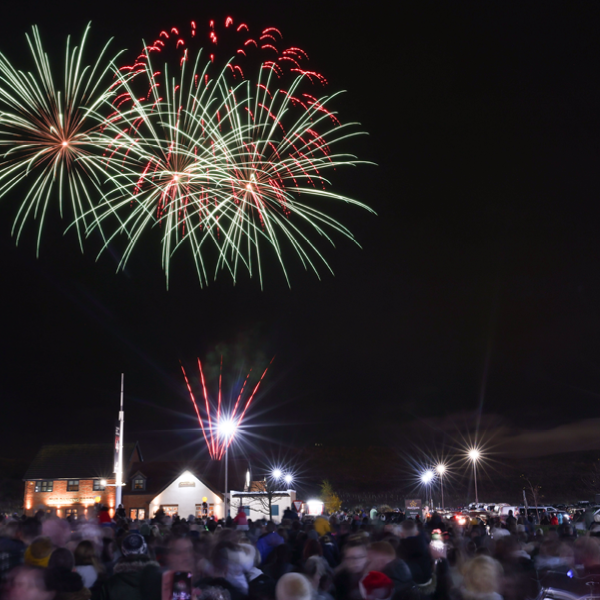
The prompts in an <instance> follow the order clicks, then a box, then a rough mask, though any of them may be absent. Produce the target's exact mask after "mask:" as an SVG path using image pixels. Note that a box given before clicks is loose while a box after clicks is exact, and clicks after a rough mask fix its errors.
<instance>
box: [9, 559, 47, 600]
mask: <svg viewBox="0 0 600 600" xmlns="http://www.w3.org/2000/svg"><path fill="white" fill-rule="evenodd" d="M55 595H56V594H55V592H53V591H51V590H48V589H47V588H46V582H45V580H44V571H43V569H39V568H35V567H30V566H28V565H20V566H18V567H16V568H14V569H13V570H12V571H11V572H10V573H9V574H8V578H7V583H6V594H5V596H4V598H5V600H54V597H55Z"/></svg>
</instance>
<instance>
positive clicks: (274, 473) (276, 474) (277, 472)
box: [271, 469, 283, 481]
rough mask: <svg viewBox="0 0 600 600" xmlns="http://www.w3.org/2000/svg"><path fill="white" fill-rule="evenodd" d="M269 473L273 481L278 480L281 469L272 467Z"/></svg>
mask: <svg viewBox="0 0 600 600" xmlns="http://www.w3.org/2000/svg"><path fill="white" fill-rule="evenodd" d="M271 475H272V476H273V479H275V481H279V480H280V479H281V476H282V475H283V473H282V472H281V469H273V473H271Z"/></svg>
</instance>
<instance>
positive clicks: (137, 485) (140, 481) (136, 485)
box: [133, 477, 146, 491]
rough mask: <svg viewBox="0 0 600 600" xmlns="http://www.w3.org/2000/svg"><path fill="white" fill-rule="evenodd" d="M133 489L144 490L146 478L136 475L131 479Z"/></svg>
mask: <svg viewBox="0 0 600 600" xmlns="http://www.w3.org/2000/svg"><path fill="white" fill-rule="evenodd" d="M133 489H134V490H137V491H144V490H145V489H146V480H145V479H144V478H143V477H137V478H136V479H134V480H133Z"/></svg>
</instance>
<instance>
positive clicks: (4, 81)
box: [0, 17, 372, 287]
mask: <svg viewBox="0 0 600 600" xmlns="http://www.w3.org/2000/svg"><path fill="white" fill-rule="evenodd" d="M89 29H90V27H89V25H88V27H87V28H86V30H85V32H84V35H83V37H82V40H81V43H80V44H79V46H72V45H71V42H70V39H69V40H68V41H67V49H66V59H65V74H64V83H63V84H62V85H58V84H57V83H56V82H55V79H54V77H53V72H52V68H51V63H50V60H49V59H48V57H47V55H46V53H45V52H44V50H43V46H42V42H41V38H40V35H39V31H38V29H37V28H35V27H34V28H33V33H32V35H31V36H27V39H28V42H29V46H30V50H31V53H32V55H33V59H34V62H35V67H36V68H35V70H34V71H32V72H22V71H18V70H16V69H15V68H14V67H13V66H12V65H11V64H10V62H9V61H8V60H7V59H6V58H5V57H4V55H1V54H0V110H1V111H2V112H0V147H4V148H7V150H6V152H4V154H3V155H2V156H1V158H0V161H1V162H0V197H1V196H2V195H5V194H6V193H7V192H9V191H10V190H13V189H16V190H18V189H20V186H21V185H24V184H27V185H28V191H27V192H26V193H25V194H24V198H23V200H22V201H21V203H20V205H19V209H18V212H17V216H16V218H15V223H14V228H13V232H14V233H15V235H16V238H17V242H18V241H19V238H20V236H21V233H22V231H23V227H24V225H25V223H26V222H27V221H28V220H30V219H34V220H38V222H39V226H38V240H37V245H38V252H39V245H40V239H41V234H42V229H43V225H44V219H45V216H46V213H47V210H48V208H49V206H50V204H51V201H53V200H54V199H55V198H56V199H57V203H58V205H59V208H60V214H61V216H62V214H63V209H64V207H65V206H67V205H69V206H70V207H71V211H70V212H71V213H72V217H73V220H72V224H71V225H70V226H71V227H74V228H75V229H76V231H77V235H78V238H79V243H80V246H81V247H82V249H83V237H84V236H86V235H90V234H91V233H92V232H93V231H95V230H96V229H97V230H99V231H100V233H101V235H102V239H103V241H104V244H103V247H102V250H101V252H102V251H104V250H106V249H107V248H108V247H109V245H112V243H113V242H115V241H116V240H117V239H120V240H122V239H124V240H125V248H124V249H123V253H122V257H121V261H120V264H119V268H125V266H126V264H127V262H128V260H129V258H130V257H131V255H132V253H133V251H134V250H135V249H136V247H137V246H138V245H139V241H140V239H142V237H145V236H146V235H147V231H148V230H149V229H152V228H154V227H158V228H160V232H161V234H160V239H161V245H162V266H163V269H164V271H165V274H166V278H167V286H168V285H169V273H170V264H171V261H172V259H173V256H174V254H175V253H176V252H177V251H178V250H179V249H180V248H183V247H186V248H188V249H190V250H191V255H192V257H193V260H194V262H195V266H196V271H197V273H198V279H199V282H200V285H205V284H207V283H208V282H209V280H211V279H213V278H215V277H216V276H217V273H218V272H219V271H221V270H225V271H227V272H228V273H229V274H230V275H231V277H232V279H233V281H234V282H235V281H236V280H237V279H238V276H239V273H240V271H246V272H248V273H249V274H250V276H251V277H252V276H255V275H258V278H259V280H260V283H261V287H262V285H263V265H262V262H263V260H264V259H263V256H265V255H266V254H268V253H269V252H270V253H271V254H273V253H274V255H275V257H276V259H277V261H278V262H279V264H280V266H281V268H282V271H283V273H284V276H285V278H286V280H287V282H288V284H289V283H290V278H289V276H288V270H287V264H288V261H289V257H288V253H289V251H290V250H291V255H295V256H296V257H297V258H299V260H300V262H301V263H302V265H303V266H304V268H305V269H310V270H312V271H314V272H315V273H316V274H317V276H319V267H322V266H323V265H325V267H326V268H328V269H329V270H331V269H330V267H329V265H328V263H327V261H326V258H325V256H324V255H323V254H322V252H321V249H320V244H319V240H325V241H326V242H329V243H331V244H332V245H333V243H334V241H333V235H332V234H341V235H342V236H344V237H346V238H348V239H350V240H352V241H356V240H354V237H353V236H352V234H351V232H350V231H349V230H348V229H347V228H346V227H345V226H343V225H342V224H341V223H340V222H338V221H337V220H336V219H334V218H333V217H332V216H331V215H330V212H329V210H328V209H329V206H330V205H331V204H332V202H337V203H339V202H342V203H346V204H351V205H354V206H357V207H360V208H364V209H367V210H369V211H370V210H371V209H369V208H368V207H367V206H366V205H365V204H363V203H361V202H359V201H357V200H354V199H351V198H349V197H347V196H344V195H342V194H339V193H337V192H336V191H335V188H334V187H333V186H332V184H331V182H330V181H329V180H328V179H327V177H326V175H327V174H328V173H330V172H332V171H334V170H336V169H338V168H339V167H343V166H354V165H357V164H359V163H360V162H363V161H358V160H357V159H356V157H355V156H353V155H350V154H345V153H341V152H336V148H339V147H340V143H341V142H343V141H345V140H348V139H349V138H351V137H353V136H357V135H362V134H363V133H362V132H361V131H359V130H358V129H357V126H358V124H355V123H350V124H342V123H341V122H340V121H339V120H338V118H337V115H336V114H335V112H334V111H333V110H332V109H331V108H330V105H331V104H332V102H333V100H334V99H335V96H336V94H333V95H323V94H320V93H319V94H316V93H315V92H314V90H313V88H314V86H315V85H316V84H318V85H319V86H321V85H325V83H326V82H325V79H324V78H323V77H322V76H321V75H320V74H318V73H316V72H314V71H310V70H308V69H307V68H306V65H305V64H304V63H305V62H306V60H307V59H308V57H307V55H306V53H305V52H304V51H303V50H301V49H299V48H296V47H285V46H283V45H282V35H281V32H280V31H279V30H278V29H276V28H273V27H268V28H265V29H263V30H261V31H260V33H259V34H258V35H254V36H253V37H252V36H251V35H250V32H249V28H248V27H247V26H245V25H244V24H243V23H242V24H239V25H235V24H234V22H233V19H231V18H230V17H228V18H227V19H226V20H225V24H224V31H229V32H235V35H233V37H232V39H235V42H236V44H237V46H238V50H237V51H236V53H235V55H234V57H233V58H232V59H230V60H229V61H228V62H227V63H225V65H224V66H223V67H222V69H221V70H220V71H219V70H218V67H217V66H216V64H215V62H217V63H218V62H219V61H215V55H214V51H215V47H216V44H217V39H220V38H221V36H222V31H221V30H219V28H218V27H215V24H214V22H211V23H210V26H209V28H208V40H207V43H208V46H209V48H208V51H200V52H198V53H197V54H196V55H195V59H194V57H193V56H192V50H191V48H192V46H193V44H192V42H193V41H195V40H194V38H196V35H197V33H198V31H199V29H198V27H196V23H192V24H191V29H190V31H189V32H188V34H187V37H184V36H183V35H181V34H180V31H179V30H178V29H177V28H171V29H170V30H169V31H163V32H161V34H160V35H159V37H158V39H157V40H155V42H154V43H153V44H150V45H147V46H146V47H145V48H144V51H143V53H142V54H141V55H139V56H138V57H137V59H136V61H135V62H134V63H133V64H132V65H129V66H125V67H121V68H118V67H117V66H116V62H115V61H116V57H117V56H118V54H117V56H115V57H112V58H110V57H109V56H108V50H107V49H108V44H106V45H105V46H104V48H103V49H102V51H101V52H100V54H99V56H98V59H97V60H96V62H93V63H89V62H87V61H86V59H85V58H84V47H85V43H86V39H87V36H88V32H89ZM199 37H202V36H198V38H199ZM225 37H226V36H225ZM198 38H196V39H198ZM190 44H191V45H190ZM221 47H222V46H220V48H221ZM169 49H170V51H174V52H176V53H177V58H176V60H175V61H174V62H175V64H174V65H171V67H169V65H168V64H165V66H164V68H162V67H161V68H156V66H155V64H154V63H153V60H152V58H151V57H152V56H154V55H155V53H157V54H158V55H159V56H160V57H161V60H162V59H164V58H166V57H167V54H168V52H167V50H169ZM252 49H255V50H256V51H257V52H258V55H259V56H260V61H261V62H259V63H258V65H254V67H252V61H253V60H254V61H255V62H256V60H255V59H256V54H255V56H254V58H252V56H251V54H252V52H253V50H252ZM221 54H222V53H221ZM267 56H268V57H269V58H268V59H266V57H267ZM241 63H244V69H245V71H243V70H242V67H241V66H240V65H241ZM246 63H247V64H246ZM248 64H250V68H248ZM306 88H309V91H306ZM371 212H372V211H371Z"/></svg>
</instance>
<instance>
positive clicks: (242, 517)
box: [233, 508, 248, 531]
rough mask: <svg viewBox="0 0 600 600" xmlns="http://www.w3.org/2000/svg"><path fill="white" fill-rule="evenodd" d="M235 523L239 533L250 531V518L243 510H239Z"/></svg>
mask: <svg viewBox="0 0 600 600" xmlns="http://www.w3.org/2000/svg"><path fill="white" fill-rule="evenodd" d="M233 523H234V524H235V528H236V529H237V530H238V531H248V517H247V516H246V511H245V510H244V509H243V508H239V509H238V513H237V515H236V516H235V519H233Z"/></svg>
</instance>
